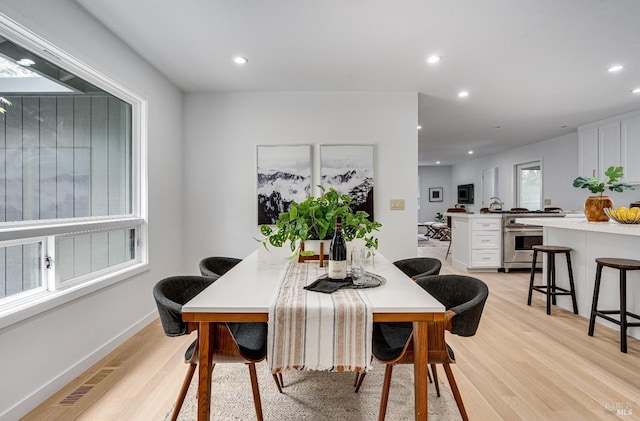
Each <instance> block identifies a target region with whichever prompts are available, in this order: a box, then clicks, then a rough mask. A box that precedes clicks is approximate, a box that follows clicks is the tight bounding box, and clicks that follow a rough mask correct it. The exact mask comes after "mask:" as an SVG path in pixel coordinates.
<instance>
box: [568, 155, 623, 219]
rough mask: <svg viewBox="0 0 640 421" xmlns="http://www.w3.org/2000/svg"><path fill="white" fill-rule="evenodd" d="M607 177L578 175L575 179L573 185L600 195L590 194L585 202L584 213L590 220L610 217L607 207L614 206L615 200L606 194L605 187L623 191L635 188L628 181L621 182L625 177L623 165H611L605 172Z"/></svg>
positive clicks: (619, 191)
mask: <svg viewBox="0 0 640 421" xmlns="http://www.w3.org/2000/svg"><path fill="white" fill-rule="evenodd" d="M604 175H605V176H606V179H604V180H603V179H600V178H597V177H577V178H576V179H575V180H573V187H576V188H582V189H589V191H590V192H591V193H593V194H598V193H599V195H598V196H589V197H587V200H586V201H585V202H584V214H585V216H586V217H587V220H588V221H592V222H598V221H601V222H602V221H608V220H609V217H608V216H607V214H606V213H605V212H604V209H605V208H610V209H611V208H613V200H611V198H610V197H609V196H604V195H603V193H604V191H605V188H607V189H609V190H610V191H615V192H618V193H621V192H622V191H624V190H626V189H629V190H633V189H634V187H633V186H632V185H630V184H627V183H622V182H620V179H621V178H622V177H623V172H622V167H614V166H611V167H609V168H607V170H606V171H605V172H604Z"/></svg>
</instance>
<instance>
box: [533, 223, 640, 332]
mask: <svg viewBox="0 0 640 421" xmlns="http://www.w3.org/2000/svg"><path fill="white" fill-rule="evenodd" d="M524 222H526V223H530V224H531V223H533V224H536V225H541V226H542V227H543V238H544V244H549V245H556V246H565V247H571V248H572V249H573V251H572V252H571V261H572V264H573V265H572V266H573V275H574V279H575V287H576V295H577V301H578V312H579V314H580V315H581V316H584V317H586V318H589V316H590V312H591V301H592V299H593V286H594V283H595V277H596V262H595V259H596V258H599V257H616V258H623V259H635V260H640V224H619V223H617V222H614V221H609V222H588V221H587V220H586V219H585V218H539V219H536V218H530V219H527V220H526V221H524ZM558 263H560V264H558ZM558 263H556V283H557V284H558V286H561V287H565V288H566V287H568V285H569V281H568V272H567V268H566V265H564V264H562V262H558ZM545 265H546V262H545ZM543 273H545V272H544V271H543ZM539 276H540V275H539V274H538V275H537V276H536V279H539V278H538V277H539ZM536 283H540V281H539V280H537V281H536ZM523 299H524V300H526V297H523ZM557 301H558V305H559V306H561V307H563V308H566V309H568V310H571V298H570V297H568V296H559V297H557ZM542 303H544V297H543V296H542V295H541V294H534V301H533V303H532V305H542ZM619 306H620V297H619V272H618V271H617V270H612V269H609V268H604V270H603V272H602V284H601V288H600V298H599V300H598V307H599V308H609V309H618V308H619ZM627 310H628V311H629V312H632V313H638V311H640V271H629V272H628V273H627ZM596 322H597V323H603V324H605V325H608V326H611V327H613V328H614V329H616V330H618V329H619V327H618V326H616V325H614V324H612V323H609V322H607V321H605V320H603V319H602V318H596ZM586 334H587V332H586V330H585V335H586ZM597 334H598V331H597V327H596V336H597ZM628 334H629V336H633V337H634V338H640V328H637V327H636V328H629V330H628Z"/></svg>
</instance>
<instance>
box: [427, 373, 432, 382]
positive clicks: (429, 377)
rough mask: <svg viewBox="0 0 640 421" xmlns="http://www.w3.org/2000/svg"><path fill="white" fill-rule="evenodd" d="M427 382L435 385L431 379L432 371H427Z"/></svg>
mask: <svg viewBox="0 0 640 421" xmlns="http://www.w3.org/2000/svg"><path fill="white" fill-rule="evenodd" d="M427 380H429V383H433V379H432V378H431V370H427Z"/></svg>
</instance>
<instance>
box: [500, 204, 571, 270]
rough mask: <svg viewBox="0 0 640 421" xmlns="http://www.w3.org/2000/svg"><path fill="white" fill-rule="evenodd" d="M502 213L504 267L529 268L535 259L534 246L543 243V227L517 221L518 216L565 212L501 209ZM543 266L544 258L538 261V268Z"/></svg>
mask: <svg viewBox="0 0 640 421" xmlns="http://www.w3.org/2000/svg"><path fill="white" fill-rule="evenodd" d="M495 213H501V214H502V267H503V268H504V271H505V272H509V270H510V269H517V268H518V269H523V268H526V269H529V268H531V260H532V259H533V249H532V248H533V246H535V245H539V244H542V227H541V226H539V225H534V224H526V223H521V222H516V219H517V218H553V217H555V218H560V217H564V215H565V214H564V213H563V212H561V211H558V210H554V211H546V212H545V211H501V212H495ZM541 267H542V259H540V260H538V261H537V262H536V268H541Z"/></svg>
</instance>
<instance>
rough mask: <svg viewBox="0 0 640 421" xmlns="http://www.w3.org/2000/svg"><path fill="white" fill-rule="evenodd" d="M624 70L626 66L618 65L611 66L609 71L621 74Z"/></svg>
mask: <svg viewBox="0 0 640 421" xmlns="http://www.w3.org/2000/svg"><path fill="white" fill-rule="evenodd" d="M622 69H624V66H621V65H619V64H616V65H615V66H611V67H609V69H608V70H609V71H610V72H619V71H620V70H622Z"/></svg>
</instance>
